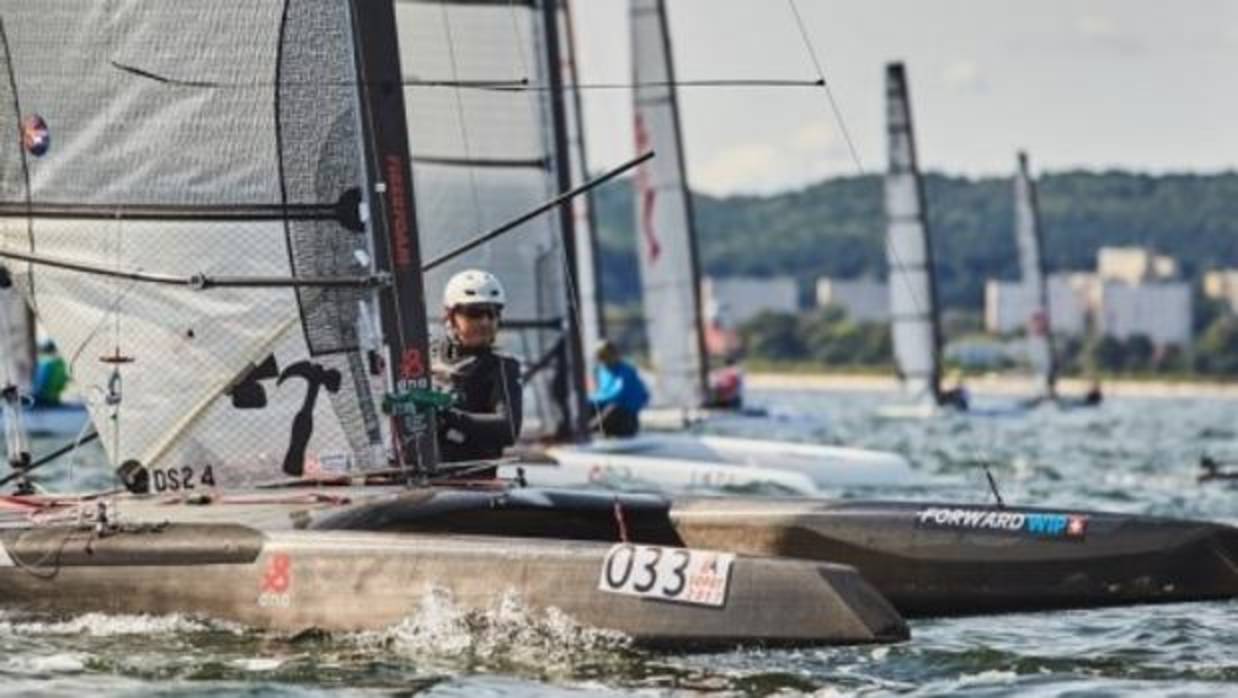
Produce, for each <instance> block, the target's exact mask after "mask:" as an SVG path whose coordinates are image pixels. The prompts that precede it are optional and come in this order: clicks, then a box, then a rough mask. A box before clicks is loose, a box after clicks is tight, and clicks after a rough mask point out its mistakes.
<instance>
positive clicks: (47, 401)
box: [31, 339, 69, 407]
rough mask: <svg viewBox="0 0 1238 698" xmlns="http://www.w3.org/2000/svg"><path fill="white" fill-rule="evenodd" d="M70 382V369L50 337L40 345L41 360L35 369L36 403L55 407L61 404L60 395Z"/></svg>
mask: <svg viewBox="0 0 1238 698" xmlns="http://www.w3.org/2000/svg"><path fill="white" fill-rule="evenodd" d="M68 384H69V369H68V367H67V366H66V365H65V362H64V359H63V358H62V357H61V356H60V354H59V352H57V351H56V344H55V343H54V342H52V341H51V340H50V339H49V340H45V341H44V342H43V343H42V344H40V345H39V360H38V365H37V366H36V367H35V371H34V385H33V388H34V389H33V390H32V391H31V392H33V393H34V404H35V406H37V407H54V406H56V405H59V404H60V395H61V393H63V392H64V389H65V387H66V386H67V385H68Z"/></svg>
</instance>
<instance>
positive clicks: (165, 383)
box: [0, 0, 434, 490]
mask: <svg viewBox="0 0 1238 698" xmlns="http://www.w3.org/2000/svg"><path fill="white" fill-rule="evenodd" d="M0 19H2V21H3V25H2V27H0V39H2V40H3V41H2V42H0V62H2V63H3V67H4V71H3V72H2V73H0V91H2V92H3V94H0V105H3V107H0V108H2V109H3V110H4V111H3V112H2V113H0V122H3V124H5V126H4V128H6V129H7V131H8V133H12V134H16V133H19V129H20V133H21V134H22V136H23V138H22V139H20V140H19V139H17V138H10V139H6V141H5V143H6V145H5V146H3V147H2V148H0V214H2V216H3V217H2V218H0V254H3V256H5V257H7V259H6V260H5V263H6V265H7V266H8V267H9V268H10V270H11V271H12V272H13V274H14V277H15V280H16V282H17V284H18V286H19V288H20V290H21V291H22V293H23V294H25V295H26V297H27V299H28V300H29V301H30V303H31V305H32V306H33V307H34V308H36V309H37V312H38V313H39V317H40V320H41V321H42V323H43V325H44V327H45V328H46V329H47V331H48V333H49V334H50V335H51V336H52V337H53V338H54V339H55V340H56V342H57V344H58V345H59V347H60V349H61V352H62V353H63V354H64V355H65V357H66V360H67V361H68V362H69V364H70V368H71V372H72V374H73V376H74V380H75V382H76V383H77V385H78V386H79V387H80V388H81V390H82V392H83V394H84V396H85V397H86V399H87V400H88V402H89V409H90V412H91V417H92V419H93V420H94V423H95V425H96V428H97V429H98V431H99V432H100V435H101V437H102V439H101V440H102V442H103V445H104V447H105V449H106V450H107V454H108V457H109V459H110V460H111V461H112V462H113V463H114V464H120V463H124V462H127V461H137V462H138V463H139V464H140V465H142V466H144V467H146V468H148V469H149V475H150V482H151V485H152V487H153V488H154V489H155V490H165V489H166V490H177V489H179V490H187V489H194V488H198V487H201V486H204V485H206V486H210V485H212V484H219V485H229V484H246V483H252V482H256V481H269V480H274V479H280V478H283V477H287V476H300V475H303V474H313V473H319V472H321V473H330V472H345V471H355V470H365V469H375V468H385V467H388V465H389V463H390V462H391V458H392V456H393V455H395V454H392V453H391V452H390V449H389V447H388V444H389V441H390V439H389V436H390V432H391V431H392V429H393V426H392V422H391V421H390V420H389V419H388V418H387V417H386V416H384V415H383V413H382V410H381V408H380V404H381V401H382V399H383V397H384V396H385V395H387V394H388V393H390V392H392V391H393V390H401V391H406V390H408V389H411V388H416V387H423V386H425V385H426V380H427V378H428V372H427V371H426V370H425V368H424V364H425V336H424V317H423V316H422V299H421V289H420V275H419V273H418V272H419V270H420V256H419V250H418V246H417V236H416V229H415V226H414V223H415V220H414V212H413V207H412V185H411V183H410V182H408V179H407V172H408V163H407V155H406V152H405V150H404V149H405V144H404V131H403V121H404V117H403V104H402V99H401V97H402V95H400V94H399V91H395V94H394V95H392V94H391V91H389V90H387V91H384V90H382V89H379V88H377V87H376V86H377V85H380V84H382V82H383V81H390V80H392V79H398V76H399V73H398V67H396V66H395V59H396V57H397V56H396V55H395V53H396V52H395V50H394V37H393V36H391V31H390V26H391V25H392V8H391V6H390V4H389V3H384V2H372V1H369V0H365V1H360V0H354V1H353V2H346V1H342V0H250V1H248V2H222V1H203V2H193V3H176V2H113V3H79V2H71V1H69V0H50V1H48V2H39V3H32V2H28V1H26V0H6V1H4V2H3V3H2V4H0ZM359 36H364V37H365V45H364V46H360V45H359V44H358V41H357V37H359ZM384 52H386V54H387V55H383V53H384ZM393 122H396V123H398V124H399V125H400V128H399V129H398V130H395V131H393V130H392V128H391V126H392V124H393ZM367 233H369V234H367ZM388 272H393V273H388ZM375 288H378V289H380V291H379V292H378V293H375V290H374V289H375ZM419 321H420V326H419ZM384 349H386V350H387V351H384ZM388 352H389V354H390V355H388ZM387 367H390V370H391V371H392V374H391V375H390V376H388V375H387V373H386V368H387ZM431 426H432V425H430V424H428V423H427V420H425V419H424V418H423V417H422V416H420V415H418V416H416V417H414V416H411V415H407V414H405V415H403V416H401V417H400V418H399V421H398V422H397V423H396V426H395V429H396V430H397V431H398V432H399V433H401V434H402V438H401V439H399V441H398V443H397V446H398V449H397V450H399V451H401V452H400V453H399V454H398V455H400V456H401V457H402V458H403V459H404V461H405V462H410V461H412V460H415V459H418V458H419V459H421V460H422V461H423V463H424V464H426V465H433V459H434V453H433V447H434V442H433V431H432V429H431Z"/></svg>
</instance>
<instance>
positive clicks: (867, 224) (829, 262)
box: [593, 172, 1238, 310]
mask: <svg viewBox="0 0 1238 698" xmlns="http://www.w3.org/2000/svg"><path fill="white" fill-rule="evenodd" d="M925 190H926V196H927V198H928V210H929V224H930V226H931V230H932V234H933V239H934V253H935V255H936V264H937V267H938V284H939V285H938V288H939V291H940V293H941V297H942V302H943V304H944V305H945V306H946V307H957V308H970V309H974V310H978V309H979V308H980V306H981V304H982V302H983V293H984V291H983V289H984V281H985V279H986V278H1004V279H1013V278H1016V276H1017V274H1018V272H1017V260H1016V259H1015V242H1014V231H1013V226H1014V222H1013V217H1014V213H1013V200H1012V194H1011V183H1010V179H1009V178H983V179H967V178H963V177H952V176H946V175H940V174H929V175H927V176H926V178H925ZM1039 194H1040V208H1041V215H1042V219H1043V226H1044V230H1045V236H1046V242H1045V248H1046V250H1045V255H1046V262H1047V264H1048V267H1049V269H1050V270H1051V271H1065V270H1090V269H1092V268H1094V266H1095V264H1096V250H1097V249H1098V248H1100V247H1101V246H1105V245H1143V246H1150V247H1153V248H1155V249H1156V250H1157V251H1158V252H1161V253H1163V254H1168V255H1170V256H1172V257H1175V258H1177V259H1178V261H1179V263H1180V264H1181V267H1182V270H1183V273H1184V274H1185V275H1186V276H1187V277H1192V278H1193V277H1195V276H1197V275H1198V274H1199V273H1201V272H1202V271H1204V270H1206V269H1208V268H1210V267H1221V266H1238V173H1224V174H1217V175H1165V176H1152V175H1144V174H1135V173H1129V172H1101V173H1090V172H1063V173H1057V174H1049V175H1045V176H1042V177H1040V179H1039ZM593 201H594V205H595V206H596V210H597V213H598V220H599V228H600V231H599V234H600V237H601V244H602V247H603V254H604V256H603V260H604V263H603V293H604V294H605V297H606V300H607V302H609V303H612V304H617V305H625V304H629V303H632V302H634V301H635V300H636V299H637V298H638V294H639V285H640V284H639V279H638V276H637V270H636V254H635V250H636V248H635V242H634V240H633V225H632V221H633V207H632V189H631V185H630V182H629V181H627V180H624V181H621V182H619V183H616V184H613V185H609V186H607V187H603V188H602V189H601V190H599V191H598V192H597V193H596V194H595V196H594V199H593ZM693 202H694V205H695V209H696V213H697V219H698V226H699V228H700V231H699V234H700V235H699V244H700V250H701V257H702V259H701V262H702V268H703V270H704V271H705V273H707V274H714V275H719V276H733V275H747V276H770V275H775V274H790V275H794V276H795V277H796V278H797V279H798V280H799V282H800V286H801V289H802V290H803V292H804V293H805V296H806V298H807V296H808V294H809V293H810V292H811V289H812V288H813V284H814V283H815V281H816V279H817V278H818V277H820V276H834V277H854V276H861V275H864V274H871V275H874V276H877V277H880V278H884V276H885V252H884V247H883V244H884V243H883V237H882V235H883V222H882V209H881V207H882V183H881V178H880V177H879V176H875V175H874V176H866V177H844V178H838V179H831V180H827V181H825V182H822V183H819V184H815V185H812V186H809V187H806V188H804V189H800V190H797V191H790V192H785V193H781V194H775V195H771V196H730V197H725V198H717V197H712V196H707V195H704V194H694V195H693Z"/></svg>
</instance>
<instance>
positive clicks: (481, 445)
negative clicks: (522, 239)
mask: <svg viewBox="0 0 1238 698" xmlns="http://www.w3.org/2000/svg"><path fill="white" fill-rule="evenodd" d="M506 299H507V296H506V294H505V293H504V291H503V285H502V284H500V283H499V280H498V279H497V278H496V277H495V276H494V275H493V274H491V273H489V272H486V271H481V270H479V269H468V270H465V271H462V272H460V273H458V274H456V275H455V276H453V277H451V279H450V280H449V281H448V282H447V286H446V287H445V288H444V290H443V311H444V318H443V321H444V324H445V325H446V330H447V336H446V337H445V338H444V339H443V340H440V341H439V342H436V343H435V345H434V347H433V352H432V354H433V369H434V377H435V380H436V383H437V384H438V385H437V387H438V388H439V389H441V390H445V391H448V392H451V393H452V394H453V395H454V396H455V403H454V404H453V405H452V406H451V407H447V408H444V409H440V410H439V412H438V427H439V451H440V455H441V459H442V460H443V461H446V462H459V461H476V460H488V459H494V458H498V457H499V456H500V455H502V453H503V449H504V448H505V447H507V446H510V445H512V444H514V443H515V442H516V437H517V436H518V435H519V434H520V422H521V402H520V401H521V391H520V363H519V362H518V361H517V360H516V359H515V358H514V357H511V356H508V355H506V354H502V353H499V352H497V351H495V348H494V341H495V336H496V335H497V334H498V329H499V319H500V315H501V314H502V311H503V305H504V303H505V302H506ZM494 474H495V469H494V468H493V467H491V468H483V469H481V470H478V471H474V472H472V473H471V475H473V476H480V477H494Z"/></svg>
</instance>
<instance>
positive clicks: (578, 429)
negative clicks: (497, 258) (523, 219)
mask: <svg viewBox="0 0 1238 698" xmlns="http://www.w3.org/2000/svg"><path fill="white" fill-rule="evenodd" d="M542 20H543V24H544V25H545V32H546V53H547V61H546V62H547V67H548V70H547V71H546V72H547V74H548V76H549V79H550V116H551V122H552V124H553V129H552V134H553V138H554V151H553V152H554V163H555V179H556V183H557V188H558V190H559V191H561V192H564V191H568V190H570V189H571V188H572V165H571V160H570V157H569V151H568V142H567V133H568V125H567V111H566V109H565V107H564V103H563V102H564V100H563V92H564V90H563V71H562V70H561V67H560V66H562V64H563V63H562V57H561V56H560V55H559V50H560V43H559V41H560V39H559V12H558V0H544V1H543V3H542ZM576 108H577V110H578V112H579V108H580V107H579V103H577V106H576ZM574 211H575V207H574V205H573V206H560V207H559V208H558V212H557V213H558V216H559V233H560V235H561V236H562V239H563V250H564V257H565V258H566V261H567V267H568V268H567V270H566V271H567V283H566V284H565V286H566V291H567V292H568V294H571V293H572V291H573V289H575V288H579V286H578V284H577V281H578V280H579V279H580V274H579V273H578V268H577V265H578V259H577V247H576V227H575V215H574ZM590 257H592V255H590ZM591 276H594V278H596V276H595V275H593V274H591ZM581 300H582V302H583V298H582V299H581ZM567 308H568V312H566V313H564V321H563V328H564V332H565V333H566V334H565V340H566V347H567V366H565V367H564V369H565V370H566V371H567V375H568V376H569V377H570V381H571V383H570V385H571V390H570V391H569V392H570V393H571V397H570V398H569V400H571V401H572V402H573V403H574V404H572V405H571V406H570V409H568V410H566V413H567V414H568V415H570V417H569V420H570V422H571V429H572V432H573V434H574V435H577V436H580V435H584V434H587V433H588V431H589V396H588V393H587V391H586V389H585V360H584V351H583V349H582V346H581V338H580V328H579V326H578V325H577V321H576V313H574V312H571V310H572V304H571V299H570V298H569V299H568V304H567ZM564 407H567V406H566V405H565V406H564Z"/></svg>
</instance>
